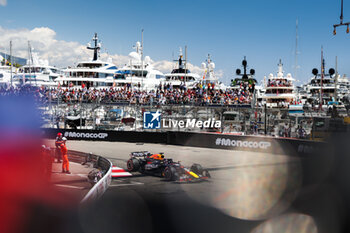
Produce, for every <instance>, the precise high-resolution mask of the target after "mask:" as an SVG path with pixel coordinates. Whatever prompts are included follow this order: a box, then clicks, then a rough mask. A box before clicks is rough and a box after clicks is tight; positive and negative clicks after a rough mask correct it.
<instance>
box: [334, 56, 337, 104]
mask: <svg viewBox="0 0 350 233" xmlns="http://www.w3.org/2000/svg"><path fill="white" fill-rule="evenodd" d="M337 86H338V56H335V82H334V92H335V93H334V97H335V101H338V91H337Z"/></svg>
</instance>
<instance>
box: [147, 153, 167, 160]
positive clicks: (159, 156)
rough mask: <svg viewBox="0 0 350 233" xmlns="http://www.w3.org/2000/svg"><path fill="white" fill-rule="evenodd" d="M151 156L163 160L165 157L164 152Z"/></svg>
mask: <svg viewBox="0 0 350 233" xmlns="http://www.w3.org/2000/svg"><path fill="white" fill-rule="evenodd" d="M150 158H151V159H156V160H163V159H164V154H163V153H159V154H154V155H152V156H151V157H150Z"/></svg>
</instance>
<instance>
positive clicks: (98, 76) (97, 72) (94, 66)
mask: <svg viewBox="0 0 350 233" xmlns="http://www.w3.org/2000/svg"><path fill="white" fill-rule="evenodd" d="M92 42H93V44H91V43H89V44H88V46H87V49H89V50H93V51H94V55H93V58H92V60H90V61H81V62H79V63H78V64H77V66H76V67H73V68H71V67H69V68H67V69H65V70H64V73H65V76H63V77H61V78H59V79H58V80H57V81H58V82H59V83H60V86H63V87H75V88H83V87H86V88H106V87H112V86H113V78H114V76H115V74H116V72H117V70H118V68H117V66H116V65H114V64H113V63H112V61H111V59H109V60H108V61H107V62H105V61H101V60H100V49H101V43H99V39H98V36H97V33H95V35H94V37H93V38H92Z"/></svg>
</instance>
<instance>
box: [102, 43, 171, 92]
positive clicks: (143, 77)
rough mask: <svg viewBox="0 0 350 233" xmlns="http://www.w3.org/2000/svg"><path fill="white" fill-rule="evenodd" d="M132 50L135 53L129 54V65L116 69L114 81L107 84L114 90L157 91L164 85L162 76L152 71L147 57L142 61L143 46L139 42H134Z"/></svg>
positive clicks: (160, 73) (156, 71) (149, 59)
mask: <svg viewBox="0 0 350 233" xmlns="http://www.w3.org/2000/svg"><path fill="white" fill-rule="evenodd" d="M133 48H134V49H135V51H133V52H131V53H130V54H129V64H126V65H125V66H124V67H122V68H120V69H118V71H117V72H116V74H115V77H114V79H113V80H112V81H108V82H109V83H110V84H111V85H112V86H114V87H116V88H122V87H129V88H132V89H141V90H154V89H157V88H158V87H159V85H161V84H164V83H165V76H164V74H163V73H162V72H160V71H158V70H155V69H154V67H153V66H152V64H151V62H152V60H151V58H150V57H149V56H146V57H145V58H144V59H143V46H142V45H141V43H140V42H136V45H135V46H134V47H133Z"/></svg>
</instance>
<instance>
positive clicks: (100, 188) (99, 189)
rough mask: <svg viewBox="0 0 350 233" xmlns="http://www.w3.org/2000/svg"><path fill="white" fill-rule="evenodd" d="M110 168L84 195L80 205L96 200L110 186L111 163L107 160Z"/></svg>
mask: <svg viewBox="0 0 350 233" xmlns="http://www.w3.org/2000/svg"><path fill="white" fill-rule="evenodd" d="M107 160H108V159H107ZM108 162H109V164H110V166H109V169H108V171H107V172H106V174H105V175H104V176H103V177H102V179H100V180H99V181H98V182H97V183H96V184H95V185H94V186H93V187H92V189H90V191H89V192H88V193H87V194H86V195H85V197H84V198H83V200H82V201H81V203H84V202H87V201H89V200H96V199H97V198H99V197H101V196H102V194H103V193H104V192H105V191H106V190H107V189H108V187H109V185H110V184H111V179H112V162H111V161H110V160H108Z"/></svg>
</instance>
